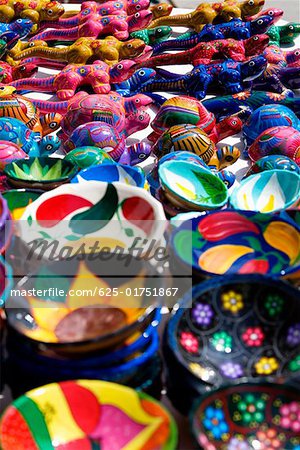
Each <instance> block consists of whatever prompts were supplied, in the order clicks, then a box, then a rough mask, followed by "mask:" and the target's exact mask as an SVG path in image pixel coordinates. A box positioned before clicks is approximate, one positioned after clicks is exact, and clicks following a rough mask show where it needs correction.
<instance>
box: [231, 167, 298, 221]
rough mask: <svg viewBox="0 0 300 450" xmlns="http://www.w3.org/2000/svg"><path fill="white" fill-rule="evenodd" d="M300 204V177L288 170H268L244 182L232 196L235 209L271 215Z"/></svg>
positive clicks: (251, 176)
mask: <svg viewBox="0 0 300 450" xmlns="http://www.w3.org/2000/svg"><path fill="white" fill-rule="evenodd" d="M299 203H300V175H299V174H297V173H296V172H290V171H287V170H277V169H276V170H275V169H274V170H268V171H265V172H261V173H257V174H254V175H250V176H249V177H247V178H246V179H244V180H242V181H241V183H240V185H239V186H238V187H236V188H235V189H234V190H233V192H232V194H231V196H230V204H231V205H232V207H233V208H236V209H243V210H247V211H259V212H262V213H270V212H276V211H282V210H284V209H287V208H293V207H296V206H297V205H298V204H299Z"/></svg>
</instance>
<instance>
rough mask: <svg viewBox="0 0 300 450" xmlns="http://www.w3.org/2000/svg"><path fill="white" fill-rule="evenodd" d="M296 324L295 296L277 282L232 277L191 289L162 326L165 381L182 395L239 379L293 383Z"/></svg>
mask: <svg viewBox="0 0 300 450" xmlns="http://www.w3.org/2000/svg"><path fill="white" fill-rule="evenodd" d="M299 318H300V303H299V291H298V290H296V289H294V288H292V287H291V286H289V285H288V284H287V283H285V282H282V281H275V280H274V279H271V278H268V277H264V276H261V275H239V276H236V275H234V276H226V277H221V278H218V279H214V280H209V281H206V282H204V283H200V284H198V285H195V286H194V287H193V288H192V289H190V291H188V292H187V294H186V295H185V296H184V297H183V299H182V300H181V301H180V302H179V304H178V308H177V309H176V310H174V313H173V315H172V316H171V319H170V321H169V323H168V325H167V329H166V334H165V347H164V353H165V357H166V358H167V362H168V377H170V378H171V381H172V382H173V383H174V379H175V382H176V380H177V383H181V386H182V390H183V391H184V390H185V389H187V395H188V393H189V392H191V390H193V392H194V394H195V395H197V394H198V395H199V394H203V393H204V392H205V391H207V390H211V389H215V388H217V387H220V386H221V385H228V384H231V383H234V384H235V387H236V386H237V383H239V382H242V381H243V379H245V378H247V379H248V380H249V381H253V382H258V381H261V380H262V379H265V380H268V381H274V380H278V381H280V382H284V381H287V380H288V381H289V382H294V383H299V380H300V358H299V350H300V319H299ZM170 358H173V360H174V361H175V362H173V361H171V363H169V361H170ZM174 367H177V368H178V369H177V370H174ZM183 380H184V381H183ZM180 395H181V396H182V397H184V396H185V393H184V392H182V391H181V392H180ZM183 400H184V399H183ZM190 406H191V405H190Z"/></svg>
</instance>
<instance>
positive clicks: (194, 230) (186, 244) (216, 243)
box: [170, 209, 300, 277]
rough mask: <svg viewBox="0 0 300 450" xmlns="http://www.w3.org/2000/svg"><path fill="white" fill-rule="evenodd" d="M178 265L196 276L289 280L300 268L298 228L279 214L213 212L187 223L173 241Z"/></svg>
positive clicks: (299, 232) (174, 233)
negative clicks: (263, 276) (258, 275)
mask: <svg viewBox="0 0 300 450" xmlns="http://www.w3.org/2000/svg"><path fill="white" fill-rule="evenodd" d="M170 249H171V251H172V253H173V254H174V256H175V263H174V264H176V263H177V261H178V263H179V264H182V265H183V266H186V267H188V266H189V267H192V268H193V272H194V273H195V275H198V276H202V277H211V276H214V275H227V274H247V273H262V274H266V275H271V276H273V277H289V276H291V275H292V274H294V273H296V272H297V271H298V270H299V268H300V227H299V226H298V225H297V224H296V223H295V222H294V223H292V222H291V221H288V220H286V219H284V218H282V217H280V216H279V215H276V214H271V213H270V214H262V213H255V212H250V211H242V210H228V209H227V210H224V211H214V212H211V213H208V214H206V215H204V216H200V217H196V218H193V219H190V220H187V221H185V222H183V223H182V224H181V225H180V226H179V227H178V228H176V229H175V230H174V231H173V233H172V235H171V239H170Z"/></svg>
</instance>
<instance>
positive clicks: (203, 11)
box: [149, 0, 264, 32]
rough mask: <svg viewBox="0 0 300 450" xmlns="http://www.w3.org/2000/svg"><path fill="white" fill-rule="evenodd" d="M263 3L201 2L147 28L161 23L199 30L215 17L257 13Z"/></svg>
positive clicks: (260, 0)
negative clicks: (193, 7)
mask: <svg viewBox="0 0 300 450" xmlns="http://www.w3.org/2000/svg"><path fill="white" fill-rule="evenodd" d="M263 5H264V0H245V1H243V2H238V1H236V0H228V1H224V2H222V3H201V4H200V5H199V6H198V8H197V9H196V10H195V11H193V12H191V13H188V14H179V15H174V16H166V17H160V18H158V19H155V20H153V21H152V22H151V24H150V26H149V28H154V27H157V26H161V25H170V26H174V27H178V26H183V27H189V28H193V29H194V30H195V31H197V32H199V31H201V29H202V28H203V25H205V24H206V23H213V22H214V21H215V20H216V19H217V18H219V19H220V20H221V18H222V19H223V21H229V20H230V19H232V18H242V19H244V18H245V17H247V16H251V15H253V14H256V13H258V12H259V11H260V10H261V8H262V7H263Z"/></svg>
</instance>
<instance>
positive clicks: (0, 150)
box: [0, 141, 28, 170]
mask: <svg viewBox="0 0 300 450" xmlns="http://www.w3.org/2000/svg"><path fill="white" fill-rule="evenodd" d="M24 158H28V155H27V153H25V152H24V151H23V150H22V149H21V148H20V147H19V146H18V145H16V144H14V143H13V142H9V141H0V170H3V169H4V167H5V166H6V165H7V164H9V163H11V162H12V161H15V160H18V159H24Z"/></svg>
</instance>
